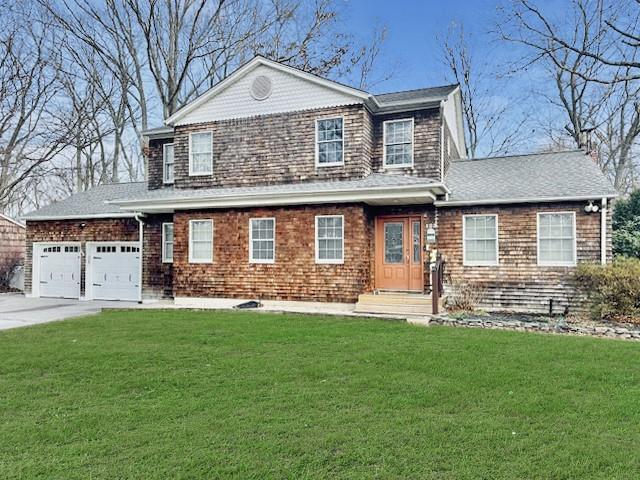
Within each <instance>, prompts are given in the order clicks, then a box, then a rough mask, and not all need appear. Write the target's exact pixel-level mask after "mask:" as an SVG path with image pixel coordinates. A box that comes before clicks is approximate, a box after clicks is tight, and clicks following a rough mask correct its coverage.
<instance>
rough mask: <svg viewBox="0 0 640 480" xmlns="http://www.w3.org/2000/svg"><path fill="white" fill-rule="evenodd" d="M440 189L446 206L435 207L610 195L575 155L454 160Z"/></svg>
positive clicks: (586, 161) (588, 163)
mask: <svg viewBox="0 0 640 480" xmlns="http://www.w3.org/2000/svg"><path fill="white" fill-rule="evenodd" d="M445 184H446V185H447V187H449V189H450V190H451V194H450V195H449V202H438V204H439V205H446V203H452V202H460V203H462V202H469V203H474V202H477V203H482V202H486V203H491V202H490V201H494V203H500V202H503V203H504V202H507V201H509V200H514V201H524V200H526V199H544V198H549V199H551V198H569V197H570V198H586V197H592V198H594V199H597V198H601V197H613V196H616V191H615V189H614V188H613V186H612V185H611V183H610V182H609V180H608V179H607V178H606V177H605V176H604V175H603V174H602V172H601V171H600V168H599V167H598V166H597V165H596V164H595V162H594V161H593V160H592V159H591V158H590V157H589V156H587V155H586V154H585V153H584V152H583V151H581V150H575V151H569V152H554V153H541V154H532V155H517V156H510V157H494V158H485V159H476V160H457V161H454V162H452V163H451V165H450V167H449V170H448V172H447V175H446V177H445Z"/></svg>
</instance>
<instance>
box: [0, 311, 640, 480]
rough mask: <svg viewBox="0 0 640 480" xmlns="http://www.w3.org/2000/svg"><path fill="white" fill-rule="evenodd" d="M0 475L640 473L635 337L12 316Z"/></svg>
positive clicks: (166, 316) (230, 319) (303, 322)
mask: <svg viewBox="0 0 640 480" xmlns="http://www.w3.org/2000/svg"><path fill="white" fill-rule="evenodd" d="M0 429H1V430H0V478H3V479H10V478H24V479H33V478H46V479H65V480H66V479H86V478H92V479H97V478H100V479H116V478H127V479H129V478H136V479H151V478H171V479H187V478H188V479H193V478H220V477H235V478H242V479H250V478H255V479H264V478H295V479H300V478H313V479H316V478H332V479H333V478H384V479H387V478H402V479H407V478H437V479H466V478H486V479H495V478H504V479H516V478H536V479H537V478H554V479H556V478H557V479H561V478H562V479H577V478H580V479H585V478H603V479H615V478H630V479H631V478H633V479H637V478H639V477H640V344H638V343H630V342H622V341H611V340H601V339H589V338H577V337H566V336H562V337H560V336H550V335H538V334H526V333H517V332H505V331H494V330H473V329H455V328H448V327H430V328H421V327H414V326H411V325H407V324H403V323H396V322H387V321H380V320H369V319H336V318H323V317H311V316H298V315H277V314H271V315H270V314H262V315H261V314H256V313H238V312H229V313H220V312H215V313H214V312H186V311H130V312H121V311H113V312H107V313H103V314H101V315H99V316H95V317H88V318H84V319H76V320H69V321H66V322H60V323H53V324H49V325H41V326H37V327H32V328H24V329H17V330H10V331H5V332H0Z"/></svg>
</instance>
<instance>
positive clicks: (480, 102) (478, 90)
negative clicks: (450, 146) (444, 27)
mask: <svg viewBox="0 0 640 480" xmlns="http://www.w3.org/2000/svg"><path fill="white" fill-rule="evenodd" d="M440 44H441V49H442V59H443V63H444V65H445V66H446V67H447V78H448V80H449V81H450V82H452V83H456V84H458V85H460V89H461V92H462V109H463V114H464V119H465V136H466V143H467V154H468V155H469V157H471V158H474V157H476V156H477V155H482V156H492V155H500V154H503V155H504V154H508V153H511V152H513V150H514V149H516V148H518V147H519V146H520V145H522V144H523V143H524V142H525V141H526V140H527V136H526V135H525V131H524V130H525V127H526V116H524V115H521V114H520V113H521V112H520V110H519V109H515V108H513V105H514V103H515V102H516V101H517V98H515V97H511V98H508V96H507V95H501V94H500V93H499V92H500V91H504V90H505V89H506V88H507V86H506V82H507V79H505V78H504V77H502V78H501V77H500V75H499V74H498V73H497V72H498V67H497V66H496V65H491V64H489V63H488V62H487V61H486V60H485V61H483V62H481V61H479V60H478V56H477V55H476V54H475V52H474V51H473V49H472V46H471V45H472V42H471V41H470V38H469V35H467V34H466V33H465V30H464V26H463V25H462V24H451V25H450V27H449V29H448V31H447V32H446V34H445V35H444V37H443V38H442V39H441V40H440ZM490 57H491V55H485V58H490Z"/></svg>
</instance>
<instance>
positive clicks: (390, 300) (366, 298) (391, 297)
mask: <svg viewBox="0 0 640 480" xmlns="http://www.w3.org/2000/svg"><path fill="white" fill-rule="evenodd" d="M358 303H362V304H367V305H429V306H430V305H431V295H422V294H417V293H380V294H373V293H363V294H362V295H360V296H359V297H358Z"/></svg>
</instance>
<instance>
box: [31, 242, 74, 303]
mask: <svg viewBox="0 0 640 480" xmlns="http://www.w3.org/2000/svg"><path fill="white" fill-rule="evenodd" d="M34 252H35V257H36V258H35V260H36V261H37V269H36V268H34V280H35V281H36V282H38V295H39V296H41V297H61V298H80V245H79V244H78V245H75V244H74V245H71V244H47V245H37V244H36V245H34Z"/></svg>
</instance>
